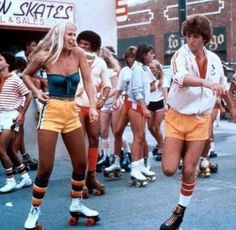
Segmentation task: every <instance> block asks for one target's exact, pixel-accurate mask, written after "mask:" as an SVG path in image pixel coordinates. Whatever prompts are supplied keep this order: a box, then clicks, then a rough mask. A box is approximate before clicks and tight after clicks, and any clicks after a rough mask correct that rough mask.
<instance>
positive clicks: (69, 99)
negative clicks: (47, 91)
mask: <svg viewBox="0 0 236 230" xmlns="http://www.w3.org/2000/svg"><path fill="white" fill-rule="evenodd" d="M49 98H50V99H55V100H60V101H74V100H75V97H58V96H49Z"/></svg>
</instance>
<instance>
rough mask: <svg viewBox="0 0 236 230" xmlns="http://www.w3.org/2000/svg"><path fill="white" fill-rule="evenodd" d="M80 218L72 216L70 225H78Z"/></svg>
mask: <svg viewBox="0 0 236 230" xmlns="http://www.w3.org/2000/svg"><path fill="white" fill-rule="evenodd" d="M78 220H79V218H78V217H77V216H71V217H70V219H69V225H76V224H77V223H78Z"/></svg>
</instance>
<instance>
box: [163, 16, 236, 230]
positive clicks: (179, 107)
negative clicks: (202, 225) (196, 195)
mask: <svg viewBox="0 0 236 230" xmlns="http://www.w3.org/2000/svg"><path fill="white" fill-rule="evenodd" d="M182 33H183V35H184V36H185V38H186V42H187V44H185V45H183V46H182V47H181V48H180V49H179V50H178V51H177V52H176V53H175V54H174V56H173V57H172V60H171V67H172V70H173V84H172V85H171V87H170V91H169V94H168V104H169V106H170V108H169V110H168V112H167V114H166V116H165V143H164V152H163V157H162V170H163V172H164V174H165V175H167V176H172V175H174V173H175V172H176V170H177V168H178V165H179V161H180V159H181V158H182V159H183V167H182V181H181V191H180V197H179V202H178V205H177V207H176V208H175V210H174V212H173V214H172V215H171V217H170V218H169V219H167V220H166V221H165V222H164V223H163V224H162V225H161V227H160V230H172V229H178V228H179V226H180V225H181V223H182V221H183V217H184V212H185V210H186V207H187V206H188V205H189V203H190V201H191V197H192V194H193V191H194V188H195V177H196V166H197V163H198V161H199V158H200V155H201V153H202V149H203V147H204V143H205V140H206V139H208V137H209V133H208V132H209V122H210V113H211V111H212V109H213V107H214V104H215V101H216V97H217V96H221V95H222V97H223V98H224V99H225V100H226V101H227V102H228V105H229V107H230V109H231V112H232V114H233V118H234V120H236V110H235V109H234V108H233V107H232V99H231V98H230V97H229V94H228V92H227V90H226V88H225V86H226V85H225V77H224V72H223V68H222V64H221V61H220V59H219V57H218V56H217V55H216V54H214V53H213V52H211V51H209V50H207V49H206V48H205V45H206V44H207V43H208V42H209V41H210V39H211V36H212V23H211V21H210V20H209V19H208V18H207V17H206V16H203V15H192V16H190V17H188V19H187V20H186V21H185V22H183V25H182Z"/></svg>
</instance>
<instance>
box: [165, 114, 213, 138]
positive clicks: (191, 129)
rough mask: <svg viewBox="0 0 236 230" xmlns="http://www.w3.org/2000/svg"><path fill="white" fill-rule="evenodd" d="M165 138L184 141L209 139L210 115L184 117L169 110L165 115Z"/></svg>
mask: <svg viewBox="0 0 236 230" xmlns="http://www.w3.org/2000/svg"><path fill="white" fill-rule="evenodd" d="M164 121H165V136H166V137H174V138H177V139H180V140H186V141H198V140H206V139H208V137H209V124H210V114H196V115H185V114H181V113H178V112H176V111H174V110H173V109H169V110H168V111H167V114H166V115H165V120H164Z"/></svg>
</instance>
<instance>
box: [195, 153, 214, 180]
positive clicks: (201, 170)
mask: <svg viewBox="0 0 236 230" xmlns="http://www.w3.org/2000/svg"><path fill="white" fill-rule="evenodd" d="M197 170H198V173H197V175H198V176H199V177H201V178H208V177H210V176H211V170H210V163H209V161H208V159H207V158H204V157H201V159H200V162H199V166H198V169H197Z"/></svg>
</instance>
